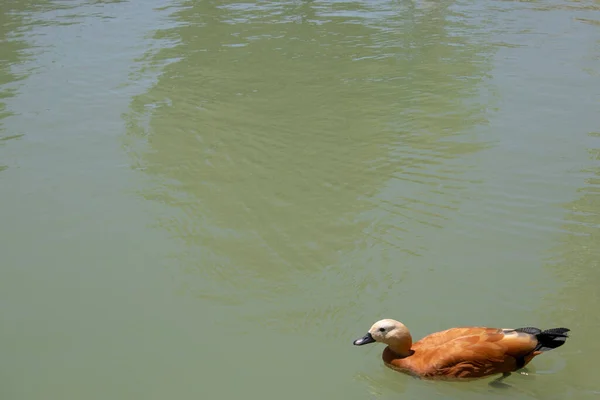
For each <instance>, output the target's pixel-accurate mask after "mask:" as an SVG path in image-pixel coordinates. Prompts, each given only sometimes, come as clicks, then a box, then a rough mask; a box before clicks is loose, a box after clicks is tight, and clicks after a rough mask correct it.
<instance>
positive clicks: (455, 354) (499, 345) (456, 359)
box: [383, 327, 537, 379]
mask: <svg viewBox="0 0 600 400" xmlns="http://www.w3.org/2000/svg"><path fill="white" fill-rule="evenodd" d="M536 345H537V339H536V338H535V336H533V335H529V334H527V333H521V332H515V331H513V330H503V329H498V328H484V327H465V328H452V329H448V330H445V331H442V332H437V333H434V334H431V335H429V336H426V337H424V338H423V339H421V340H420V341H418V342H417V343H415V344H414V345H413V348H412V349H413V350H414V353H413V355H411V356H409V357H406V358H401V359H398V358H395V357H394V355H393V353H392V352H391V351H390V350H389V349H386V351H384V355H383V359H384V362H386V363H387V364H388V365H389V366H390V367H392V368H394V369H398V370H401V371H403V372H406V373H410V374H413V375H417V376H420V377H423V378H430V379H468V378H479V377H483V376H487V375H491V374H494V373H503V372H510V371H514V370H515V368H516V367H517V366H518V365H520V364H522V365H520V366H523V365H525V364H527V363H528V362H529V361H530V360H531V358H533V356H534V354H533V350H534V349H535V346H536Z"/></svg>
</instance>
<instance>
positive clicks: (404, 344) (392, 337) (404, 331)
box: [353, 319, 412, 355]
mask: <svg viewBox="0 0 600 400" xmlns="http://www.w3.org/2000/svg"><path fill="white" fill-rule="evenodd" d="M374 342H380V343H384V344H387V345H388V346H389V347H390V349H391V350H392V351H394V352H395V353H397V354H399V355H408V354H410V352H411V350H410V348H411V347H412V336H411V335H410V332H409V331H408V328H407V327H406V326H404V324H403V323H401V322H398V321H396V320H393V319H382V320H380V321H377V322H375V323H374V324H373V326H371V329H369V331H368V332H367V334H366V335H365V336H363V337H361V338H359V339H356V340H355V341H354V342H353V343H354V345H355V346H362V345H364V344H369V343H374Z"/></svg>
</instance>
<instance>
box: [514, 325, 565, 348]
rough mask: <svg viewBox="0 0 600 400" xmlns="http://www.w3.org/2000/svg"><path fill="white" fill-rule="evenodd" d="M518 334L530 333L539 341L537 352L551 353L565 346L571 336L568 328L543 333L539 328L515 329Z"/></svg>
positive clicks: (553, 329)
mask: <svg viewBox="0 0 600 400" xmlns="http://www.w3.org/2000/svg"><path fill="white" fill-rule="evenodd" d="M515 330H516V331H517V332H523V333H529V334H530V335H535V337H536V338H537V340H538V345H537V346H536V348H535V350H536V351H549V350H552V349H556V348H557V347H560V346H562V345H563V344H565V342H566V340H567V338H568V337H569V335H568V334H567V332H569V329H567V328H552V329H547V330H545V331H542V330H541V329H538V328H532V327H528V328H519V329H515Z"/></svg>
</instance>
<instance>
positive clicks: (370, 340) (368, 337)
mask: <svg viewBox="0 0 600 400" xmlns="http://www.w3.org/2000/svg"><path fill="white" fill-rule="evenodd" d="M373 342H375V339H373V336H371V334H370V333H367V334H366V335H365V336H363V337H361V338H360V339H356V340H355V341H354V342H352V343H353V344H354V345H355V346H362V345H363V344H369V343H373Z"/></svg>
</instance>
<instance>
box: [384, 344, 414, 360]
mask: <svg viewBox="0 0 600 400" xmlns="http://www.w3.org/2000/svg"><path fill="white" fill-rule="evenodd" d="M411 346H412V343H403V344H393V345H391V344H390V345H388V349H389V350H390V351H391V352H392V353H394V355H395V356H396V358H405V357H408V356H412V355H413V353H414V351H413V350H411Z"/></svg>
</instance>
